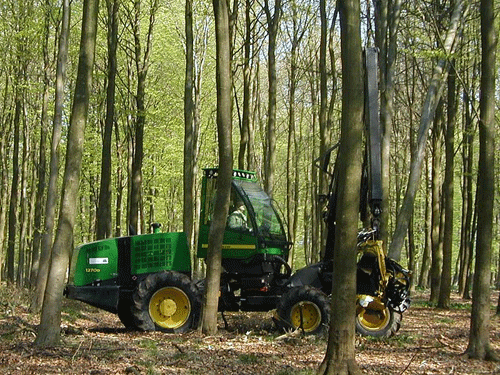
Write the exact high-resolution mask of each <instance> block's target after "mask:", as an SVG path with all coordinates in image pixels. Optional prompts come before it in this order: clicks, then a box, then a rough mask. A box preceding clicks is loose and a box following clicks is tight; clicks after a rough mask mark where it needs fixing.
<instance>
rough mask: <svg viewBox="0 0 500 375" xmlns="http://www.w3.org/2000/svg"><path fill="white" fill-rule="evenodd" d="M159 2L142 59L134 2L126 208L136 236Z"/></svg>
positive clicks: (140, 228)
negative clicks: (132, 112)
mask: <svg viewBox="0 0 500 375" xmlns="http://www.w3.org/2000/svg"><path fill="white" fill-rule="evenodd" d="M158 3H159V2H158V0H154V1H153V2H152V4H151V10H150V13H149V27H148V31H147V35H146V46H145V50H144V56H142V52H141V50H142V46H141V40H140V18H141V11H140V9H141V0H135V2H134V10H135V12H134V15H135V18H134V20H133V26H132V27H133V32H134V41H135V46H134V47H135V64H136V69H137V89H136V95H135V102H136V117H135V124H134V129H135V143H134V146H135V147H134V153H133V159H132V175H131V192H130V205H129V225H130V226H131V227H132V228H133V229H134V231H135V232H136V233H142V232H144V228H143V225H142V224H143V223H141V222H140V221H139V217H140V218H141V220H142V219H143V218H144V215H139V213H140V212H141V213H142V162H143V158H144V126H145V124H146V105H145V97H146V78H147V74H148V69H149V57H150V52H151V43H152V37H153V28H154V23H155V15H156V11H157V9H158Z"/></svg>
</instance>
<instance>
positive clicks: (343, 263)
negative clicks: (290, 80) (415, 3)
mask: <svg viewBox="0 0 500 375" xmlns="http://www.w3.org/2000/svg"><path fill="white" fill-rule="evenodd" d="M338 4H339V12H340V25H341V53H342V119H341V135H340V149H339V166H338V167H339V170H340V171H341V172H340V173H339V181H338V189H339V190H338V199H337V204H338V207H337V214H336V221H337V223H336V231H335V247H334V248H335V252H334V255H333V264H334V266H333V275H332V282H333V285H335V287H334V288H333V289H332V297H331V298H332V304H335V308H332V316H331V319H330V322H331V324H330V332H329V338H328V346H327V351H326V355H325V358H324V359H323V362H322V364H321V366H320V369H319V373H320V374H328V375H333V374H361V370H360V369H359V367H358V365H357V364H356V360H355V357H354V345H355V343H354V331H355V330H354V324H355V322H354V319H355V315H356V305H355V300H356V238H357V230H358V229H357V228H358V221H359V219H358V218H359V215H358V208H359V199H360V189H359V187H360V184H361V168H362V166H361V160H362V146H363V108H364V82H363V63H362V54H361V30H360V2H359V0H341V1H339V3H338ZM327 243H328V241H327Z"/></svg>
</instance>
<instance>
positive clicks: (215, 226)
mask: <svg viewBox="0 0 500 375" xmlns="http://www.w3.org/2000/svg"><path fill="white" fill-rule="evenodd" d="M213 7H214V14H215V39H216V42H215V44H216V53H217V56H216V63H217V64H216V78H217V79H216V81H217V135H218V138H219V173H218V177H217V193H216V196H215V207H217V209H216V210H215V212H214V217H213V219H212V223H211V225H210V232H209V235H208V254H207V278H206V289H205V302H204V308H203V319H202V331H203V333H205V334H208V335H213V334H215V333H216V332H217V311H218V301H219V290H220V274H221V271H222V240H223V236H224V230H225V228H226V219H227V214H228V212H229V200H230V194H231V176H232V171H233V144H232V139H231V138H232V132H231V128H232V127H231V113H232V96H231V88H232V74H231V39H230V33H229V4H228V0H213Z"/></svg>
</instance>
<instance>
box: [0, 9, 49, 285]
mask: <svg viewBox="0 0 500 375" xmlns="http://www.w3.org/2000/svg"><path fill="white" fill-rule="evenodd" d="M46 7H47V10H46V13H45V35H44V43H43V64H44V74H43V86H44V90H43V99H42V109H41V111H42V114H41V121H40V128H41V131H40V143H39V147H40V148H39V156H38V165H37V168H36V176H37V180H38V183H37V192H36V202H35V214H34V223H33V225H34V234H33V251H32V255H31V276H30V287H34V286H35V285H36V279H37V275H38V268H39V265H40V248H41V245H42V236H43V227H42V226H43V198H44V195H45V186H46V173H47V156H46V155H47V132H48V129H49V126H48V122H49V115H48V108H49V96H50V92H49V85H50V77H49V74H50V70H51V66H50V58H49V51H48V49H49V32H50V19H51V13H50V6H49V1H48V0H47V3H46ZM0 264H1V263H0Z"/></svg>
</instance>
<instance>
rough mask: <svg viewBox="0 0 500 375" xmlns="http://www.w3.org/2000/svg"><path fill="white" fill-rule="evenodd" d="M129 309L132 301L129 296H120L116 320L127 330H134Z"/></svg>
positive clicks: (132, 318)
mask: <svg viewBox="0 0 500 375" xmlns="http://www.w3.org/2000/svg"><path fill="white" fill-rule="evenodd" d="M131 308H132V299H131V298H130V295H128V296H125V295H122V296H120V300H119V301H118V318H119V319H120V322H122V324H123V325H124V326H125V328H126V329H128V330H132V329H135V328H136V327H135V323H134V315H133V314H132V311H131Z"/></svg>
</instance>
